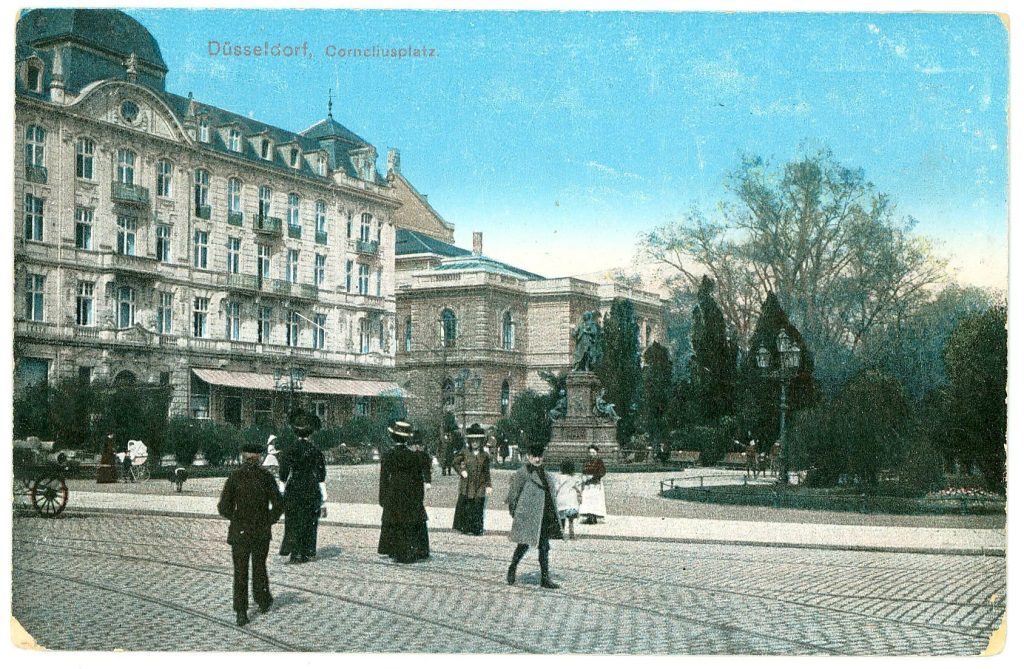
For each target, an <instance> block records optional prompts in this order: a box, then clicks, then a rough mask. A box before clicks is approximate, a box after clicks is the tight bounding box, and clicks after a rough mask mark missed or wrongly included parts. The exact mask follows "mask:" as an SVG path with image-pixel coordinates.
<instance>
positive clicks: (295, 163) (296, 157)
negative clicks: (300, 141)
mask: <svg viewBox="0 0 1024 669" xmlns="http://www.w3.org/2000/svg"><path fill="white" fill-rule="evenodd" d="M291 163H292V167H294V168H295V169H298V168H299V150H298V149H292V153H291Z"/></svg>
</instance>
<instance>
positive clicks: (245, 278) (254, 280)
mask: <svg viewBox="0 0 1024 669" xmlns="http://www.w3.org/2000/svg"><path fill="white" fill-rule="evenodd" d="M224 283H225V285H227V287H228V288H229V289H233V290H243V291H252V292H256V291H258V290H259V289H260V278H259V277H258V276H256V275H255V274H228V275H227V278H226V280H225V282H224Z"/></svg>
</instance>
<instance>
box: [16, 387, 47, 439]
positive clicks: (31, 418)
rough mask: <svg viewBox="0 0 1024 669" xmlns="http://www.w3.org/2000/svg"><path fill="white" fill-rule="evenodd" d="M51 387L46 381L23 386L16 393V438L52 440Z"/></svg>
mask: <svg viewBox="0 0 1024 669" xmlns="http://www.w3.org/2000/svg"><path fill="white" fill-rule="evenodd" d="M49 396H50V387H49V385H47V383H46V381H42V382H40V383H34V384H31V385H28V386H23V387H21V388H19V389H17V390H16V391H15V393H14V437H15V438H16V439H24V438H25V437H39V438H40V439H42V440H44V441H45V440H49V439H50V434H51V430H50V415H49Z"/></svg>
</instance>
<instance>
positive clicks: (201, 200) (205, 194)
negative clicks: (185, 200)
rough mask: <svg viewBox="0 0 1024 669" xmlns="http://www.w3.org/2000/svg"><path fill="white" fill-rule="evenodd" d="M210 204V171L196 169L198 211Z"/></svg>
mask: <svg viewBox="0 0 1024 669" xmlns="http://www.w3.org/2000/svg"><path fill="white" fill-rule="evenodd" d="M209 204H210V173H209V172H207V171H206V170H203V169H199V170H196V211H197V212H198V211H199V207H205V206H207V205H209Z"/></svg>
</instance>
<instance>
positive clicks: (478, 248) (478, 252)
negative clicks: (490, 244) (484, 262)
mask: <svg viewBox="0 0 1024 669" xmlns="http://www.w3.org/2000/svg"><path fill="white" fill-rule="evenodd" d="M483 254H484V233H482V232H474V233H473V255H475V256H482V255H483Z"/></svg>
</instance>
